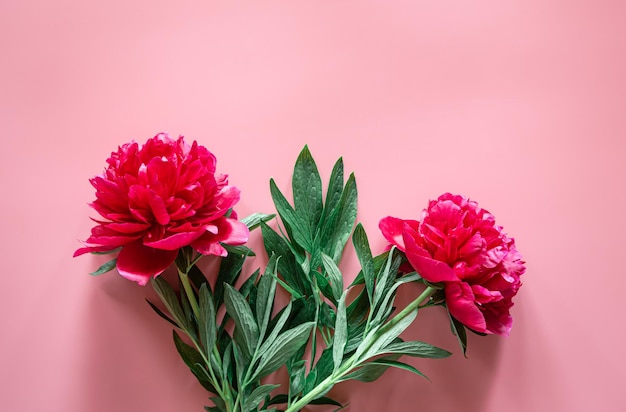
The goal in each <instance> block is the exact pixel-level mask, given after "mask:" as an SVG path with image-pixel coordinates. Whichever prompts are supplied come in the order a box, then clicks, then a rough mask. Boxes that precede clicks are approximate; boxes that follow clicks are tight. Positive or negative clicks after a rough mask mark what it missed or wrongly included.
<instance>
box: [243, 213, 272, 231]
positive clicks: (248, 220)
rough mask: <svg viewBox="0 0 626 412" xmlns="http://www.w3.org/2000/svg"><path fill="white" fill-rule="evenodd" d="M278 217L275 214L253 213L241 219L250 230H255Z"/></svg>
mask: <svg viewBox="0 0 626 412" xmlns="http://www.w3.org/2000/svg"><path fill="white" fill-rule="evenodd" d="M275 217H276V215H275V214H271V215H268V214H265V213H253V214H251V215H250V216H246V217H244V218H243V219H241V220H240V221H241V223H243V224H244V225H246V226H248V230H254V229H256V228H257V227H259V226H260V225H261V222H269V221H270V220H272V219H274V218H275Z"/></svg>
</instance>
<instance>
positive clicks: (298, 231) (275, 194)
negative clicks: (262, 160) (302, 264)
mask: <svg viewBox="0 0 626 412" xmlns="http://www.w3.org/2000/svg"><path fill="white" fill-rule="evenodd" d="M270 193H271V195H272V200H273V201H274V206H276V210H277V211H278V214H279V216H280V218H281V220H282V221H283V224H284V225H285V230H287V231H288V233H290V236H291V235H293V240H294V241H295V242H296V243H298V244H299V245H300V246H302V247H303V248H304V249H306V250H308V251H309V252H310V251H311V245H312V243H313V238H312V237H311V234H310V233H309V228H308V226H307V223H306V222H304V221H303V220H302V219H300V217H299V216H298V215H297V214H296V211H295V210H294V209H293V207H291V205H290V204H289V202H288V201H287V199H286V198H285V196H284V195H283V194H282V192H281V191H280V190H279V189H278V186H276V182H275V181H274V179H270Z"/></svg>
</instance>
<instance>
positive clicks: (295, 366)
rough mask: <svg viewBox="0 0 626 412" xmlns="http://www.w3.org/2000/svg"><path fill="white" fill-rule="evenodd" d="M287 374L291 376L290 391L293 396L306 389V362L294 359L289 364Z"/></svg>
mask: <svg viewBox="0 0 626 412" xmlns="http://www.w3.org/2000/svg"><path fill="white" fill-rule="evenodd" d="M287 373H288V374H289V388H290V389H289V390H290V392H291V393H292V394H298V393H300V392H302V389H304V380H305V373H306V361H305V360H303V359H299V360H298V361H295V360H293V358H292V359H290V360H289V362H287Z"/></svg>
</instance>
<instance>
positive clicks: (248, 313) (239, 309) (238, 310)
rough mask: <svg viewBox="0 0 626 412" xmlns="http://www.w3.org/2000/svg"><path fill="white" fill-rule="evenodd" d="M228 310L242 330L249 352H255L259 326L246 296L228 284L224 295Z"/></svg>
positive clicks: (238, 328)
mask: <svg viewBox="0 0 626 412" xmlns="http://www.w3.org/2000/svg"><path fill="white" fill-rule="evenodd" d="M224 303H225V304H226V311H227V312H228V314H229V315H230V317H231V318H233V320H234V321H235V327H236V328H237V330H239V332H241V334H242V337H243V340H244V342H242V344H243V345H245V348H246V349H247V351H248V353H250V354H252V353H254V350H255V349H256V345H257V341H258V340H259V327H258V325H257V323H256V321H255V320H254V315H253V314H252V310H251V309H250V306H248V302H246V300H245V298H244V297H243V296H242V295H241V294H240V293H239V292H238V291H237V290H236V289H235V288H233V287H232V286H230V285H229V284H226V293H225V295H224ZM240 344H241V343H240Z"/></svg>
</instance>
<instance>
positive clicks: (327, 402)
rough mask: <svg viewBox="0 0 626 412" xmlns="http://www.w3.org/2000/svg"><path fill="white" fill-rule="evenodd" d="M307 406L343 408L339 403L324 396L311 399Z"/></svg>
mask: <svg viewBox="0 0 626 412" xmlns="http://www.w3.org/2000/svg"><path fill="white" fill-rule="evenodd" d="M309 405H334V406H340V407H343V405H342V404H340V403H339V402H337V401H336V400H334V399H332V398H329V397H326V396H321V397H319V398H317V399H313V400H312V401H311V402H310V403H309Z"/></svg>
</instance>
